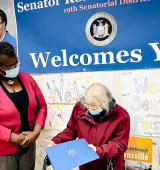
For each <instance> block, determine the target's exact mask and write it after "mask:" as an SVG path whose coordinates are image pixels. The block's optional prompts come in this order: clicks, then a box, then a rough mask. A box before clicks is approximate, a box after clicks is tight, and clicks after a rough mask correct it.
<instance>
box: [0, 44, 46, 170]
mask: <svg viewBox="0 0 160 170" xmlns="http://www.w3.org/2000/svg"><path fill="white" fill-rule="evenodd" d="M19 66H20V61H19V59H18V58H17V56H16V53H15V50H14V48H13V46H12V45H11V44H9V43H7V42H0V170H34V165H35V141H36V139H37V137H38V136H39V134H40V132H41V129H42V127H43V126H44V123H45V119H46V116H47V105H46V102H45V99H44V97H43V95H42V93H41V91H40V89H39V87H38V85H37V83H36V82H35V80H34V79H33V78H32V77H31V76H30V75H29V74H27V73H22V72H19Z"/></svg>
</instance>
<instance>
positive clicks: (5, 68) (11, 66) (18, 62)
mask: <svg viewBox="0 0 160 170" xmlns="http://www.w3.org/2000/svg"><path fill="white" fill-rule="evenodd" d="M18 64H20V61H16V63H15V64H11V65H7V66H6V65H0V68H1V69H2V70H3V71H5V70H11V69H14V68H16V67H17V66H18Z"/></svg>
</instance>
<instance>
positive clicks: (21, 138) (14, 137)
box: [10, 132, 26, 144]
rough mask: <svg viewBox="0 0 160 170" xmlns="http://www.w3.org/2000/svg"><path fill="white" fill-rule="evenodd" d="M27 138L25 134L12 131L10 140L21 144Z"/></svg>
mask: <svg viewBox="0 0 160 170" xmlns="http://www.w3.org/2000/svg"><path fill="white" fill-rule="evenodd" d="M25 138H26V136H25V135H22V134H16V133H13V132H11V135H10V142H11V143H15V144H21V143H22V142H23V141H24V140H25Z"/></svg>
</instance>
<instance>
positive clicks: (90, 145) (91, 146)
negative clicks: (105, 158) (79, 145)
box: [88, 144, 96, 152]
mask: <svg viewBox="0 0 160 170" xmlns="http://www.w3.org/2000/svg"><path fill="white" fill-rule="evenodd" d="M88 146H89V147H90V148H92V149H93V150H94V151H95V152H96V147H95V146H94V145H92V144H89V145H88Z"/></svg>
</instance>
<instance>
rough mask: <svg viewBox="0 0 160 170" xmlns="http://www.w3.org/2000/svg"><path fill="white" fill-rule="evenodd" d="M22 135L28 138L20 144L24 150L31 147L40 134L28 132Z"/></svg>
mask: <svg viewBox="0 0 160 170" xmlns="http://www.w3.org/2000/svg"><path fill="white" fill-rule="evenodd" d="M21 134H22V135H25V136H26V138H25V140H24V141H23V142H22V143H21V144H20V145H21V146H22V147H24V148H27V147H29V146H31V145H32V144H33V143H34V142H35V141H36V139H37V138H38V136H39V134H37V133H36V132H34V131H26V132H22V133H21Z"/></svg>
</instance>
